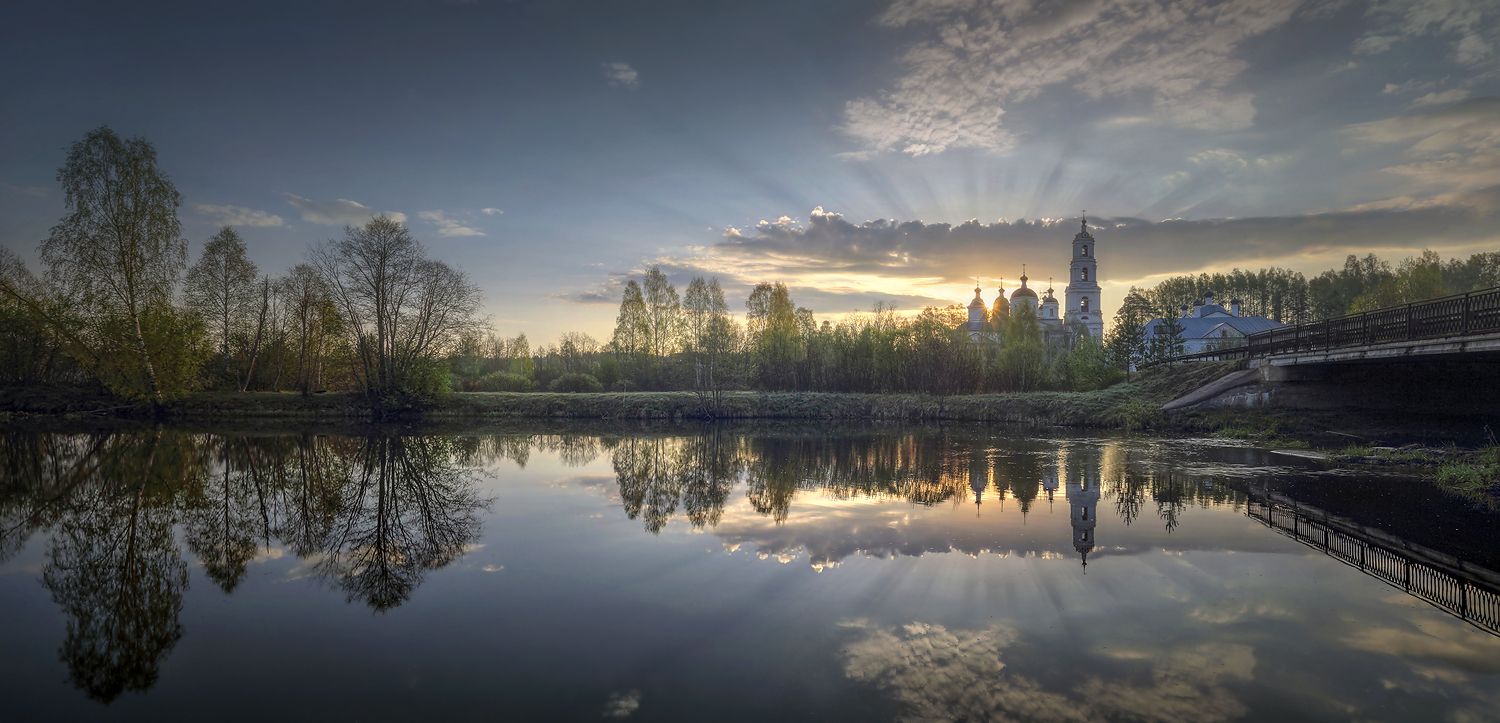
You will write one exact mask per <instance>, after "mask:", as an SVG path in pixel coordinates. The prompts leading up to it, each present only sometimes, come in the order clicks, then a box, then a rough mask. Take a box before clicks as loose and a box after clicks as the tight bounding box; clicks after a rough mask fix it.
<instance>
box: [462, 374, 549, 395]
mask: <svg viewBox="0 0 1500 723" xmlns="http://www.w3.org/2000/svg"><path fill="white" fill-rule="evenodd" d="M534 388H536V383H535V382H532V381H531V377H524V376H521V375H520V374H513V373H511V372H490V373H489V374H486V375H484V376H482V377H479V378H478V379H476V380H474V381H473V382H472V383H471V384H469V385H467V386H466V387H465V388H464V391H468V392H529V391H531V390H532V389H534Z"/></svg>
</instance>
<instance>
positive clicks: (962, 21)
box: [843, 0, 1299, 156]
mask: <svg viewBox="0 0 1500 723" xmlns="http://www.w3.org/2000/svg"><path fill="white" fill-rule="evenodd" d="M1298 5H1299V1H1298V0H1230V1H1229V2H1222V3H1216V4H1213V5H1207V4H1201V3H1197V2H1193V1H1191V0H1117V1H1114V2H1097V1H1096V2H1077V3H1022V2H1017V3H989V2H983V1H982V0H897V1H896V2H894V3H892V5H891V6H890V7H889V8H888V9H887V10H886V11H885V13H884V14H883V15H882V16H881V17H880V22H881V23H882V24H883V25H885V26H887V27H891V28H896V29H911V28H916V29H918V30H920V31H923V32H924V35H925V37H924V38H923V39H921V40H919V41H917V42H916V43H915V44H913V45H912V46H910V47H909V48H908V49H907V50H906V52H905V53H903V55H902V56H901V64H902V68H903V72H902V74H901V75H900V76H899V77H898V78H897V79H896V80H895V82H894V83H893V84H891V86H890V87H889V88H888V89H887V90H885V91H884V92H882V93H879V94H877V95H875V96H872V97H866V98H859V99H856V100H853V101H850V102H849V103H848V104H847V105H846V107H845V119H844V124H843V130H844V131H845V132H846V133H847V134H848V135H850V136H851V137H853V138H854V139H856V140H857V141H859V142H860V143H861V144H862V145H863V146H864V147H865V148H866V149H871V150H878V151H899V152H902V153H906V154H908V155H912V156H922V155H928V154H934V153H942V152H944V151H946V150H949V149H954V148H975V149H982V150H989V151H1006V150H1009V149H1010V148H1011V147H1013V146H1014V145H1015V143H1016V137H1015V135H1014V133H1013V132H1012V131H1011V130H1010V129H1009V128H1008V127H1007V126H1006V125H1005V123H1004V117H1005V114H1006V112H1007V107H1008V106H1011V105H1013V104H1018V103H1024V102H1025V101H1027V100H1030V99H1032V98H1034V97H1036V96H1038V95H1039V94H1041V93H1042V92H1044V91H1046V90H1049V89H1053V88H1058V87H1063V88H1069V89H1071V90H1074V91H1077V92H1080V93H1083V94H1084V95H1086V96H1088V97H1090V98H1095V99H1098V98H1103V97H1122V96H1131V97H1134V96H1143V97H1145V98H1147V99H1149V100H1150V103H1151V112H1150V118H1151V119H1152V120H1153V121H1154V122H1156V123H1160V124H1164V125H1168V126H1175V127H1183V128H1195V129H1205V130H1238V129H1244V128H1247V127H1249V126H1250V124H1251V122H1252V120H1253V119H1254V116H1255V108H1254V105H1253V102H1252V101H1253V99H1252V97H1251V96H1250V94H1249V93H1247V92H1244V91H1242V90H1238V89H1236V87H1235V84H1236V81H1237V80H1238V78H1239V76H1240V73H1241V72H1242V71H1243V70H1244V69H1245V67H1246V63H1245V62H1244V61H1243V60H1240V59H1239V58H1237V57H1236V56H1235V53H1236V50H1237V49H1238V47H1239V45H1240V44H1241V43H1242V42H1243V41H1245V40H1247V39H1249V38H1252V37H1255V36H1257V35H1260V34H1262V33H1265V32H1266V31H1268V30H1270V29H1272V28H1275V27H1277V26H1280V25H1282V24H1284V23H1285V22H1286V21H1287V20H1288V19H1289V18H1290V17H1291V16H1292V14H1293V12H1294V11H1295V10H1296V8H1297V6H1298Z"/></svg>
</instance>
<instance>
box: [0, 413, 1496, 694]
mask: <svg viewBox="0 0 1500 723" xmlns="http://www.w3.org/2000/svg"><path fill="white" fill-rule="evenodd" d="M0 444H3V446H0V474H3V483H0V620H3V621H4V624H3V626H0V631H3V632H0V718H3V719H6V720H18V721H19V720H28V721H29V720H68V721H73V720H94V719H99V720H127V719H128V720H161V719H165V718H184V719H216V720H224V719H229V720H270V719H277V720H285V719H294V720H301V719H320V720H330V719H331V720H428V719H482V720H521V719H601V718H605V719H641V720H729V719H745V720H765V719H809V720H862V721H863V720H884V719H968V720H1011V719H1019V720H1027V719H1037V720H1117V719H1131V720H1160V721H1169V720H1237V719H1249V718H1255V719H1278V720H1285V719H1329V720H1345V719H1351V718H1365V719H1381V720H1439V719H1467V720H1478V719H1487V718H1493V717H1494V716H1496V711H1497V710H1500V593H1497V591H1500V574H1497V573H1496V572H1495V571H1497V570H1500V548H1497V546H1496V545H1495V544H1494V540H1496V539H1500V537H1497V533H1500V517H1497V516H1494V515H1487V514H1483V513H1480V512H1477V511H1474V510H1471V509H1469V508H1467V507H1466V506H1465V505H1464V504H1462V503H1460V502H1456V501H1454V500H1452V499H1449V498H1447V497H1445V496H1443V495H1442V494H1440V493H1438V492H1436V491H1435V490H1433V489H1431V488H1430V487H1428V486H1427V485H1425V484H1423V483H1421V482H1418V481H1415V480H1410V479H1404V478H1401V477H1397V476H1381V475H1372V474H1370V473H1355V472H1351V471H1349V470H1341V469H1337V468H1333V467H1329V466H1328V465H1326V464H1323V463H1319V462H1316V461H1309V460H1303V459H1298V458H1295V457H1290V456H1284V455H1276V454H1272V453H1267V452H1262V451H1256V450H1252V449H1248V448H1243V447H1235V446H1226V445H1225V444H1224V443H1222V442H1215V441H1212V440H1193V439H1176V440H1163V439H1142V438H1128V437H1099V436H1087V435H1083V434H1080V433H1076V432H1071V431H1066V430H1056V429H1041V430H1036V429H1018V428H1010V427H985V426H979V425H951V426H942V425H930V426H921V427H908V426H857V425H855V426H847V425H846V426H829V425H736V426H702V427H700V426H647V427H640V426H619V425H597V426H590V425H567V426H538V427H535V428H527V427H506V428H491V429H484V430H473V429H456V430H453V429H357V430H354V429H344V430H330V429H310V430H291V429H288V430H277V431H274V432H269V431H264V430H254V431H242V432H224V431H204V430H196V429H172V428H154V429H147V428H127V429H116V430H111V431H77V432H72V431H48V432H37V431H8V432H5V433H3V435H0Z"/></svg>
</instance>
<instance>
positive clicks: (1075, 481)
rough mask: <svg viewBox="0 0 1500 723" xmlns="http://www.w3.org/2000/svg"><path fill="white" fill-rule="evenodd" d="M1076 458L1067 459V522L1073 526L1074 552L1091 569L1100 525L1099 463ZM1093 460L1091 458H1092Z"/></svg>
mask: <svg viewBox="0 0 1500 723" xmlns="http://www.w3.org/2000/svg"><path fill="white" fill-rule="evenodd" d="M1080 457H1083V455H1074V456H1072V458H1071V459H1069V460H1068V489H1067V492H1068V522H1069V524H1071V525H1072V527H1073V549H1074V550H1076V551H1078V554H1079V556H1080V557H1081V558H1082V559H1083V566H1084V568H1088V566H1089V552H1091V551H1092V550H1093V549H1094V525H1095V524H1096V523H1097V522H1098V512H1099V510H1098V507H1099V461H1098V460H1097V459H1090V458H1080ZM1089 457H1092V455H1089Z"/></svg>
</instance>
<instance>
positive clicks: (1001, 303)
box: [964, 216, 1104, 347]
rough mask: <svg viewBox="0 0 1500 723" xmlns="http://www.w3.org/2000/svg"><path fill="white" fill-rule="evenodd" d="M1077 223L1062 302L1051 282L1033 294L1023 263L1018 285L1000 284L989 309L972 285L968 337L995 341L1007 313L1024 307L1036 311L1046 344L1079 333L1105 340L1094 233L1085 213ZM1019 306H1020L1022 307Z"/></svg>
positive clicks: (1069, 340)
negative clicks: (1007, 290)
mask: <svg viewBox="0 0 1500 723" xmlns="http://www.w3.org/2000/svg"><path fill="white" fill-rule="evenodd" d="M1081 225H1082V228H1081V229H1080V230H1079V231H1078V233H1077V234H1076V235H1074V236H1073V247H1072V252H1073V253H1072V260H1071V262H1070V263H1069V268H1068V285H1067V287H1066V288H1065V289H1064V290H1063V301H1062V303H1059V302H1058V299H1057V297H1056V296H1054V292H1053V290H1052V283H1051V282H1050V281H1049V282H1048V283H1047V288H1046V290H1045V291H1043V292H1042V295H1041V296H1038V295H1037V293H1036V291H1035V290H1033V289H1032V288H1031V287H1030V285H1029V284H1030V281H1031V279H1030V277H1028V276H1027V275H1026V270H1025V267H1024V266H1023V267H1022V270H1021V287H1020V288H1018V289H1016V290H1015V291H1012V292H1011V293H1010V298H1009V299H1007V298H1006V296H1005V287H1004V286H1003V285H1002V286H1001V287H1000V288H999V289H998V295H997V296H996V297H995V305H994V308H992V309H991V308H988V307H986V305H985V303H984V293H983V290H982V289H980V288H979V287H978V286H976V287H974V300H973V301H970V302H969V320H968V322H967V323H966V324H965V325H964V328H965V331H967V333H968V335H969V341H971V342H973V343H975V344H999V343H1000V325H1001V323H1002V322H1003V321H1004V320H1005V319H1008V318H1011V317H1012V316H1015V315H1018V314H1022V313H1025V312H1026V311H1029V312H1030V313H1031V314H1032V315H1034V316H1036V320H1037V324H1038V325H1039V326H1040V327H1041V329H1042V338H1043V340H1045V341H1046V342H1047V344H1048V345H1049V346H1052V345H1058V346H1064V347H1068V346H1072V345H1073V343H1074V341H1076V340H1077V339H1078V338H1080V337H1081V336H1088V337H1092V338H1094V339H1096V340H1099V341H1103V339H1104V315H1103V312H1102V311H1101V310H1100V309H1101V307H1102V304H1101V302H1100V298H1101V294H1102V290H1101V289H1100V288H1099V263H1098V261H1097V257H1096V254H1097V248H1096V247H1095V246H1096V245H1095V243H1094V236H1093V235H1092V234H1090V233H1089V221H1088V217H1087V216H1084V217H1083V219H1082V222H1081ZM1023 310H1024V311H1023Z"/></svg>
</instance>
